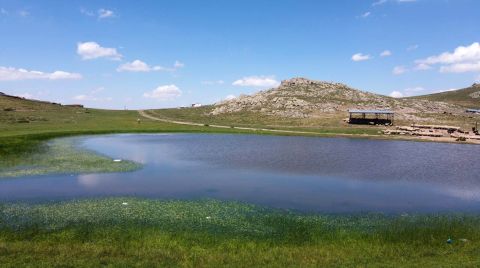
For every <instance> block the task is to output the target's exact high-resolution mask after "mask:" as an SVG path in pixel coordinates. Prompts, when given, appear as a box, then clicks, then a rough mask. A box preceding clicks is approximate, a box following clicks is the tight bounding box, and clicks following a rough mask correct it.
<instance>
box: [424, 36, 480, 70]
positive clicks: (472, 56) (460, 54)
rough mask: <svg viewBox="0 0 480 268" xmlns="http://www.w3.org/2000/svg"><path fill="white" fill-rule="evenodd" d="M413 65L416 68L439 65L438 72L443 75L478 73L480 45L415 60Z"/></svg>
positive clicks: (476, 44) (474, 44) (458, 48)
mask: <svg viewBox="0 0 480 268" xmlns="http://www.w3.org/2000/svg"><path fill="white" fill-rule="evenodd" d="M415 64H416V68H432V67H431V66H433V65H440V72H444V73H465V72H480V43H478V42H475V43H473V44H471V45H469V46H459V47H457V48H455V50H454V51H453V52H443V53H441V54H439V55H435V56H431V57H428V58H425V59H420V60H416V61H415Z"/></svg>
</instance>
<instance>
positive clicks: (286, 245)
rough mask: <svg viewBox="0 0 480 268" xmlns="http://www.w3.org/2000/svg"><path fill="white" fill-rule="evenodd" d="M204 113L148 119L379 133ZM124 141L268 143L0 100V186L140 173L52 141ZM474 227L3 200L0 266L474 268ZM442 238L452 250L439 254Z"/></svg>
mask: <svg viewBox="0 0 480 268" xmlns="http://www.w3.org/2000/svg"><path fill="white" fill-rule="evenodd" d="M11 108H14V109H11ZM201 109H208V107H202V108H199V110H195V109H168V110H155V111H149V113H151V114H154V115H156V116H158V117H161V118H167V119H175V120H185V121H197V122H202V123H205V124H225V125H231V126H233V127H236V126H249V127H262V128H275V129H288V130H301V131H313V132H316V133H317V134H318V135H320V136H329V135H338V134H353V135H358V134H370V135H376V134H377V132H378V128H376V127H355V126H353V127H351V126H339V125H338V124H337V125H335V124H334V123H335V122H337V121H338V120H341V118H330V119H328V120H325V121H324V122H323V123H319V124H318V125H316V124H317V123H315V122H305V121H301V122H300V121H296V120H291V121H288V122H277V121H275V118H263V117H261V118H258V117H253V116H252V115H248V114H236V115H233V116H228V117H216V118H212V117H210V116H208V115H206V113H204V112H202V110H201ZM138 119H140V122H138ZM233 122H235V124H233ZM125 132H130V133H134V132H198V133H212V132H215V133H218V132H223V133H255V134H272V133H271V132H261V131H246V130H239V129H236V128H226V129H218V128H212V127H208V126H187V125H177V124H171V123H164V122H159V121H153V120H149V119H145V118H141V117H140V116H139V114H138V113H137V111H108V110H96V109H84V108H74V107H64V106H59V105H52V104H44V103H37V102H32V101H28V100H20V99H13V100H12V99H9V98H4V97H1V98H0V177H7V176H8V177H10V176H21V175H31V174H45V173H55V172H60V173H62V172H73V173H82V172H109V171H127V170H132V169H135V168H138V166H137V165H136V164H135V163H130V162H127V161H126V162H123V163H122V164H120V165H117V164H116V163H113V162H112V161H111V159H108V158H106V157H102V156H98V155H96V154H94V153H92V152H88V151H81V150H78V148H76V147H74V144H71V143H69V142H68V140H69V139H68V138H66V139H59V140H54V141H50V140H51V139H52V138H57V137H65V136H72V135H82V134H102V133H125ZM317 134H315V135H317ZM285 135H287V134H285ZM288 135H290V134H288ZM124 203H126V204H124ZM479 226H480V216H479V215H461V214H455V215H452V214H449V215H402V216H400V215H396V216H388V215H381V214H358V215H319V214H314V215H304V214H299V213H292V212H287V211H279V210H272V209H267V208H262V207H257V206H254V205H250V204H243V203H235V202H222V201H218V200H196V201H195V200H193V201H178V200H172V201H166V200H151V199H135V198H121V197H118V198H107V199H93V200H78V201H69V202H61V203H45V204H37V205H28V204H18V203H9V202H3V203H0V264H1V265H0V266H2V267H20V266H30V267H35V266H37V267H38V266H39V267H51V266H56V267H78V266H85V267H98V266H115V267H117V266H120V267H131V266H142V267H152V266H168V267H171V266H173V267H175V266H181V267H202V266H214V267H218V266H240V267H246V266H248V267H249V266H270V267H278V266H295V267H309V266H311V267H319V266H320V267H324V266H334V267H335V266H337V267H402V266H405V267H411V266H421V267H455V266H456V267H478V266H480V257H479V256H480V244H479V241H480V228H479ZM448 238H452V239H453V241H454V242H453V243H451V244H448V243H447V242H446V241H447V239H448ZM465 239H466V240H465Z"/></svg>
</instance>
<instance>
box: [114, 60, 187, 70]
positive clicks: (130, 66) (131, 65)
mask: <svg viewBox="0 0 480 268" xmlns="http://www.w3.org/2000/svg"><path fill="white" fill-rule="evenodd" d="M183 66H185V65H184V64H183V63H181V62H179V61H178V60H177V61H175V63H174V64H173V67H171V68H168V67H163V66H159V65H157V66H150V65H148V64H146V63H145V62H143V61H141V60H134V61H132V62H127V63H124V64H122V65H120V66H118V68H117V72H152V71H167V72H173V71H176V70H177V69H179V68H182V67H183Z"/></svg>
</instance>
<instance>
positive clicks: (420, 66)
mask: <svg viewBox="0 0 480 268" xmlns="http://www.w3.org/2000/svg"><path fill="white" fill-rule="evenodd" d="M430 69H432V67H431V66H430V65H428V64H425V63H419V64H417V65H416V66H415V68H414V70H416V71H425V70H430Z"/></svg>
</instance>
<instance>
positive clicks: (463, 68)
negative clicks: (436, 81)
mask: <svg viewBox="0 0 480 268" xmlns="http://www.w3.org/2000/svg"><path fill="white" fill-rule="evenodd" d="M440 72H442V73H467V72H479V73H480V61H478V62H475V63H472V62H466V63H455V64H451V65H447V66H442V67H440Z"/></svg>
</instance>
